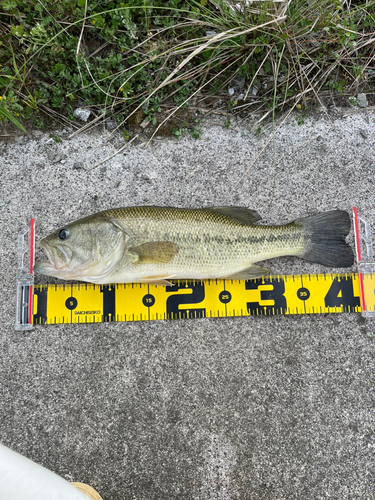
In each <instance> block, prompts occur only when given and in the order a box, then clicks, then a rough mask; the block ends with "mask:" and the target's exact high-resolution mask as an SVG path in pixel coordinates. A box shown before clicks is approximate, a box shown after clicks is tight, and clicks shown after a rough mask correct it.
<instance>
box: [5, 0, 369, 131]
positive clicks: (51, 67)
mask: <svg viewBox="0 0 375 500" xmlns="http://www.w3.org/2000/svg"><path fill="white" fill-rule="evenodd" d="M0 5H1V10H2V12H1V13H0V20H1V23H0V30H1V36H2V42H1V43H0V119H3V120H11V121H13V123H15V124H16V125H17V126H20V127H22V125H21V123H20V121H22V120H26V122H24V121H22V123H24V125H25V123H27V121H34V123H35V124H40V123H42V122H43V120H45V119H46V117H50V118H53V119H54V120H58V121H61V122H63V123H65V124H67V123H69V124H73V126H76V127H77V128H79V125H78V124H77V123H76V122H75V121H74V120H75V118H74V116H73V112H74V109H75V108H76V107H78V106H80V107H82V106H84V107H86V108H89V109H90V110H91V111H92V115H91V116H93V117H94V118H95V119H94V121H93V124H97V123H100V121H101V119H103V120H105V119H106V118H107V117H108V116H113V117H114V119H115V120H116V121H117V123H118V125H119V126H122V125H124V124H126V123H127V124H128V125H130V126H137V127H138V126H139V125H141V124H142V123H144V125H145V127H144V128H146V126H147V127H148V128H149V130H151V131H152V133H151V134H150V136H151V137H152V135H153V134H156V133H157V134H160V130H163V131H165V130H166V129H168V130H170V132H171V133H172V132H173V130H175V132H174V134H175V135H176V136H181V134H182V132H181V130H182V129H184V128H186V127H181V126H179V125H178V123H176V117H175V119H174V120H173V121H172V118H173V116H174V115H176V114H177V115H176V116H177V118H178V115H179V114H180V112H181V110H182V109H184V108H188V107H193V105H194V108H195V109H197V108H198V109H201V110H205V111H210V109H212V103H213V102H216V103H217V102H220V105H221V106H222V107H223V109H224V110H225V112H227V111H231V113H236V112H238V113H244V111H246V110H251V112H252V113H253V112H257V113H259V114H260V115H261V117H262V119H265V117H267V116H269V117H270V116H273V117H274V116H275V115H276V114H277V113H280V112H282V111H283V110H284V109H286V108H290V107H292V106H296V105H298V106H302V107H303V109H305V108H306V107H307V105H308V104H309V103H315V102H321V99H322V96H324V93H326V94H327V95H328V94H345V92H346V91H350V92H352V89H357V88H359V86H361V85H371V84H373V82H374V79H375V70H374V57H375V53H374V38H375V1H374V0H373V1H363V2H354V1H346V0H345V1H343V2H342V1H341V0H336V1H333V2H332V1H331V0H329V1H328V0H309V1H305V0H304V1H302V0H295V1H293V2H272V1H254V2H249V1H247V0H236V1H234V0H209V1H208V0H200V1H194V0H191V1H188V0H167V1H165V0H142V2H139V0H129V1H128V2H127V3H124V2H121V1H119V0H112V1H111V2H107V1H104V0H95V1H91V0H89V1H86V0H78V2H77V1H76V0H74V1H73V0H60V1H59V2H55V3H51V2H47V1H46V0H38V1H36V0H35V1H34V0H31V1H30V0H18V1H17V2H15V1H14V0H3V1H1V2H0ZM235 79H236V81H237V82H238V81H241V82H243V85H242V83H241V85H242V88H241V89H235V88H233V87H232V82H233V81H235ZM350 92H349V93H348V94H347V96H346V97H345V99H344V100H345V101H347V100H348V98H349V96H350ZM352 93H353V92H352ZM191 115H192V114H191ZM192 116H193V115H192ZM168 121H170V123H171V126H167V125H166V123H167V122H168ZM177 121H178V120H177ZM189 127H190V129H191V130H192V131H193V132H192V135H193V136H195V137H199V135H200V132H199V128H197V127H199V125H197V124H194V121H193V119H192V121H191V122H190V124H189V125H188V128H189ZM178 130H180V132H176V131H178Z"/></svg>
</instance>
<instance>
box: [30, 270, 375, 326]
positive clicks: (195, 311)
mask: <svg viewBox="0 0 375 500" xmlns="http://www.w3.org/2000/svg"><path fill="white" fill-rule="evenodd" d="M366 279H367V289H368V290H369V291H371V290H372V296H371V294H369V293H368V301H367V307H368V308H369V307H370V308H372V309H373V310H375V293H374V287H375V284H374V282H375V280H373V277H372V275H368V276H367V277H366ZM33 293H34V301H33V302H34V304H33V323H34V324H58V323H93V322H95V323H99V322H113V321H147V320H148V321H154V320H160V319H184V318H205V317H208V318H218V317H220V318H221V317H234V316H250V315H257V316H271V315H276V314H283V315H289V314H319V313H342V312H361V304H360V285H359V278H358V275H357V274H314V275H311V274H308V275H301V276H296V275H292V276H270V277H266V278H260V279H257V280H249V281H234V280H208V281H179V282H177V283H175V284H174V285H173V286H166V287H163V286H154V285H145V284H136V283H134V284H133V283H129V284H116V285H92V284H62V285H35V286H34V288H33ZM371 297H372V301H371Z"/></svg>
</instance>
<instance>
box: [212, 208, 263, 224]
mask: <svg viewBox="0 0 375 500" xmlns="http://www.w3.org/2000/svg"><path fill="white" fill-rule="evenodd" d="M203 210H209V211H210V212H216V213H218V214H223V215H227V216H228V217H231V218H232V219H235V220H237V221H238V222H241V223H242V224H248V225H252V224H256V223H257V222H258V221H260V219H261V216H260V215H259V214H258V212H256V211H255V210H250V208H244V207H207V208H204V209H203Z"/></svg>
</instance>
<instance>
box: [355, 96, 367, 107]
mask: <svg viewBox="0 0 375 500" xmlns="http://www.w3.org/2000/svg"><path fill="white" fill-rule="evenodd" d="M357 103H358V106H359V107H360V108H367V106H368V101H367V97H366V94H358V95H357Z"/></svg>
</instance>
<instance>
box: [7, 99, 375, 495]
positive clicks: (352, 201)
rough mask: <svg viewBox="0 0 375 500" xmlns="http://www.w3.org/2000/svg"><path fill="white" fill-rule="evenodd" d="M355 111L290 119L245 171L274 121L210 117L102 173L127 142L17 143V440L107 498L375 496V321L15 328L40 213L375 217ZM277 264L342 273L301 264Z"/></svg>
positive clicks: (367, 148)
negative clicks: (136, 209) (28, 241)
mask: <svg viewBox="0 0 375 500" xmlns="http://www.w3.org/2000/svg"><path fill="white" fill-rule="evenodd" d="M345 113H348V110H347V109H346V110H331V111H330V120H331V121H332V124H333V125H334V128H333V127H332V125H331V123H330V121H329V120H328V118H327V117H326V115H325V114H324V113H320V114H319V113H317V114H316V116H314V117H311V118H308V119H305V123H304V124H303V125H300V126H299V125H297V123H296V121H295V119H294V118H293V117H290V118H288V120H287V121H286V122H285V123H284V125H283V126H282V127H281V128H280V129H279V131H278V132H277V134H276V137H275V140H274V141H272V142H271V143H270V144H269V145H268V146H267V147H266V148H265V150H264V152H263V153H262V154H261V156H260V157H259V158H258V159H257V160H256V161H255V163H254V165H253V166H252V168H251V169H250V172H249V174H248V175H247V176H246V177H245V178H244V179H242V180H241V181H240V179H241V176H242V175H243V173H244V172H245V171H246V169H247V168H248V167H249V166H250V164H251V162H252V161H253V160H254V159H255V158H256V156H257V154H258V153H259V152H260V151H261V150H262V148H263V147H264V146H265V145H266V143H267V141H268V139H269V133H270V130H269V129H267V128H266V130H265V131H264V132H262V133H261V134H260V135H258V136H257V135H255V134H254V132H253V131H252V130H251V127H250V126H249V125H247V124H246V123H243V124H238V125H236V124H234V125H233V130H226V129H225V128H223V127H222V126H221V125H220V124H219V125H213V124H211V126H208V125H207V127H204V132H203V136H202V139H201V140H197V141H195V140H193V139H191V138H188V137H186V138H184V139H183V140H181V141H177V140H176V139H168V140H162V141H157V142H154V143H152V145H151V146H150V147H149V148H148V149H145V148H144V147H143V146H142V145H137V146H134V147H133V146H130V147H129V149H127V150H125V152H124V154H119V155H117V156H115V157H114V158H113V159H112V160H110V161H108V162H106V163H105V164H103V165H101V166H99V167H98V168H96V169H94V170H92V171H91V172H90V173H85V171H84V170H83V169H82V168H81V167H82V166H83V167H84V168H88V167H90V166H93V165H94V164H95V163H96V162H98V161H100V160H101V159H104V158H106V157H107V156H109V155H111V154H113V153H114V152H115V151H116V148H119V147H120V146H121V145H122V144H123V143H122V142H121V139H120V138H116V139H115V141H114V142H113V143H112V142H103V138H104V137H105V135H106V133H105V132H103V131H102V130H98V131H96V132H94V133H92V134H89V135H79V136H77V137H75V138H74V139H71V140H67V139H66V136H67V135H68V132H67V131H62V132H61V134H60V135H61V136H62V139H63V140H62V142H60V143H55V142H54V141H49V142H48V139H49V135H48V134H46V133H44V134H38V135H39V137H38V138H33V137H31V138H26V139H17V141H16V142H14V141H12V142H6V143H5V142H4V143H3V144H1V146H0V148H1V149H0V152H1V184H0V211H1V212H0V213H1V221H0V224H1V247H0V259H1V266H0V286H1V301H0V307H1V335H0V346H1V364H0V384H1V385H0V390H1V397H0V441H1V442H2V443H3V444H5V445H6V446H9V447H11V448H12V449H13V450H15V451H18V452H20V453H23V454H24V455H26V456H27V457H29V458H31V459H32V460H34V461H36V462H38V463H40V464H42V465H43V466H45V467H48V468H49V469H51V470H53V471H55V472H56V473H58V474H60V475H61V476H63V477H65V478H68V479H70V480H75V481H82V482H86V483H88V484H90V485H91V486H93V487H95V488H96V489H97V490H98V492H99V493H100V494H101V495H102V497H103V499H104V500H128V499H136V500H149V499H150V500H151V499H152V500H153V499H155V500H156V499H197V500H216V499H218V500H219V499H220V500H227V499H230V500H232V499H240V500H247V499H248V500H284V499H285V500H290V499H303V500H310V499H314V500H316V499H326V498H329V499H340V500H344V499H348V500H349V499H350V500H354V499H358V500H366V499H368V500H370V499H373V498H375V493H374V491H375V489H374V488H375V436H374V424H375V411H374V410H375V389H374V373H375V321H371V320H364V319H363V318H362V317H361V316H360V315H359V314H338V315H333V314H332V315H325V316H319V315H314V316H310V317H309V316H290V317H250V318H235V319H217V320H210V319H197V320H182V321H159V322H153V323H147V322H144V323H137V324H130V323H128V324H124V323H120V324H101V325H68V326H39V327H35V328H34V329H33V330H32V331H30V332H27V333H19V332H15V331H14V327H13V325H14V313H15V274H16V264H17V261H16V258H17V255H16V238H17V233H18V231H19V229H20V228H21V227H23V226H24V225H25V224H26V223H27V222H28V221H29V219H30V218H31V217H32V216H33V217H35V218H36V221H37V242H38V241H39V240H40V238H41V237H42V236H43V235H46V234H48V233H49V232H50V231H51V230H52V229H53V228H54V227H55V225H59V226H60V225H62V224H64V222H67V221H72V220H74V219H77V218H79V217H82V216H85V215H87V214H89V213H92V212H96V211H98V210H102V209H105V208H109V207H114V206H121V205H124V206H125V205H140V204H157V205H175V206H181V207H182V206H187V207H200V206H202V205H203V206H205V205H222V204H224V203H226V204H229V205H234V204H235V205H243V206H248V207H250V208H253V209H256V210H258V211H259V212H260V213H261V214H262V215H263V222H265V223H282V222H286V221H290V220H293V219H295V218H297V217H300V216H303V215H307V214H312V213H314V212H316V211H318V210H329V209H332V208H336V207H338V208H341V209H346V210H350V209H351V207H352V206H353V205H356V206H357V207H358V210H359V211H360V212H361V213H362V214H364V215H366V216H367V217H368V219H369V220H370V221H371V222H372V224H373V225H374V224H375V210H374V164H375V161H374V160H375V114H374V112H373V111H372V110H370V109H367V110H364V111H361V112H358V113H354V114H352V115H350V116H344V115H345ZM81 163H82V164H83V165H81ZM238 181H240V182H239V183H238V185H237V186H236V183H237V182H238ZM373 227H375V226H373ZM350 241H351V242H353V236H352V235H351V236H350ZM268 265H270V267H271V269H272V271H273V272H274V273H290V274H291V273H295V274H299V273H304V272H323V271H328V269H327V268H323V267H321V266H318V265H314V264H310V263H307V262H304V261H301V260H298V259H296V258H280V259H276V260H274V261H272V262H269V263H268ZM47 281H48V279H44V278H43V277H42V276H39V277H38V278H37V280H36V282H37V283H45V282H47ZM49 282H53V279H50V280H49ZM4 500H5V499H4Z"/></svg>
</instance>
